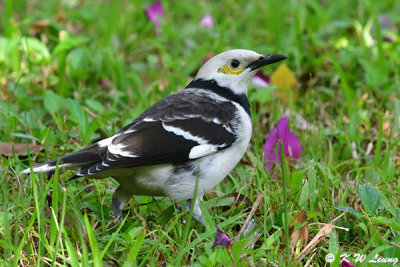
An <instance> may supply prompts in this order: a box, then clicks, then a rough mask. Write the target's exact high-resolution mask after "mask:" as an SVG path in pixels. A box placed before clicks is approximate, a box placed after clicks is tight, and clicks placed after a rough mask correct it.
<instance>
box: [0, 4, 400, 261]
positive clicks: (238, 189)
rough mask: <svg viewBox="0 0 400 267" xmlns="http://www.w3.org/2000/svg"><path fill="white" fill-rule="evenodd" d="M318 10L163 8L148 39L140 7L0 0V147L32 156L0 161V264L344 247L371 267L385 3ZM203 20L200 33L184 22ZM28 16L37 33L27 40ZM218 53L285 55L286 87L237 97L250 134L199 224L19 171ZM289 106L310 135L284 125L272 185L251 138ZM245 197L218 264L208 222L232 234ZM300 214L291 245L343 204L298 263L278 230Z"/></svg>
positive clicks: (391, 70) (165, 209) (395, 205)
mask: <svg viewBox="0 0 400 267" xmlns="http://www.w3.org/2000/svg"><path fill="white" fill-rule="evenodd" d="M328 3H329V1H316V0H304V1H287V2H285V3H283V2H282V1H251V2H250V1H235V2H233V1H218V2H217V1H188V2H183V1H182V2H177V3H175V2H167V1H164V2H163V5H164V8H165V11H166V17H165V19H164V21H163V25H162V27H161V30H162V34H160V35H157V34H155V31H154V25H153V24H152V23H151V22H149V21H148V20H147V18H146V17H145V14H144V9H145V8H146V7H147V6H149V5H150V4H151V2H150V1H143V2H142V1H135V0H132V1H128V0H116V1H105V0H102V1H94V0H89V1H56V0H49V1H46V3H45V4H43V3H42V2H40V1H26V0H6V1H4V2H3V3H0V7H1V8H0V20H1V24H0V88H1V89H0V98H1V99H2V101H1V102H0V142H15V143H37V144H41V145H42V146H43V147H44V149H43V150H42V151H41V152H40V153H29V154H27V153H26V154H24V155H19V156H18V155H14V156H13V157H4V156H2V157H1V158H0V164H1V165H0V166H1V167H0V168H1V171H0V184H1V196H0V265H3V266H8V265H14V266H15V265H22V266H44V265H64V266H66V265H71V266H77V265H82V266H88V265H90V266H93V265H94V266H101V265H106V266H114V265H120V266H144V265H148V266H158V265H161V266H182V265H191V266H231V265H232V260H231V256H232V258H233V261H234V265H235V266H251V265H253V264H254V265H255V266H262V265H274V264H275V266H277V265H278V266H282V265H284V264H286V265H287V266H293V265H304V264H305V263H306V262H307V261H308V260H310V261H311V263H313V264H314V266H326V261H325V255H326V254H327V253H332V254H333V255H334V256H336V260H335V261H334V262H333V263H332V266H338V265H339V264H340V261H339V260H338V259H339V256H340V255H344V254H348V255H351V257H349V258H347V259H348V260H350V261H351V262H352V263H355V258H354V257H353V255H354V253H359V254H365V255H366V259H365V260H364V261H363V262H362V263H357V266H372V265H373V264H372V263H368V261H369V260H370V259H373V257H375V256H376V255H378V256H381V257H384V258H395V257H397V258H398V259H399V261H400V210H399V199H400V193H399V192H400V180H399V176H400V152H399V118H400V103H399V100H398V99H399V95H400V71H399V70H400V42H399V41H398V40H399V36H398V34H394V35H393V34H392V35H393V36H394V37H396V38H397V40H395V41H392V42H388V41H387V39H388V38H387V37H388V36H389V35H390V33H387V29H386V28H385V27H384V26H379V24H377V23H376V22H377V20H378V17H379V16H381V15H382V14H385V15H387V16H388V17H390V18H391V20H392V22H393V23H394V24H395V25H397V26H398V27H399V26H400V20H399V18H398V14H399V13H400V2H399V1H389V0H383V1H331V3H330V4H328ZM208 12H210V13H211V14H212V15H213V17H214V22H215V25H214V28H213V29H212V30H210V29H206V28H201V27H199V25H198V23H199V20H200V19H201V18H202V16H204V15H205V14H206V13H208ZM39 19H45V20H48V22H49V26H48V27H47V28H45V29H43V30H42V31H41V32H39V33H36V34H32V33H31V32H30V26H31V25H32V24H34V23H35V22H36V21H37V20H39ZM31 29H32V26H31ZM230 48H246V49H252V50H255V51H258V52H260V53H281V54H286V55H288V56H289V59H288V60H286V61H285V63H286V64H287V65H288V66H289V68H290V69H291V70H292V71H293V73H294V74H295V76H296V77H297V78H298V81H299V88H300V90H299V92H300V93H299V96H298V97H296V98H293V97H292V99H290V100H287V99H286V100H284V101H282V99H281V98H280V97H278V96H277V95H275V94H269V95H267V98H265V97H263V99H262V101H261V100H260V99H259V98H258V97H257V96H260V94H259V93H257V94H256V93H255V91H256V89H255V87H254V86H252V87H251V88H250V91H249V97H250V100H251V105H252V107H253V123H254V129H253V137H252V141H251V144H250V147H249V149H248V151H247V153H246V155H245V157H244V159H245V162H243V163H241V164H239V165H238V166H237V167H236V168H235V170H234V171H233V172H232V173H231V174H230V175H229V176H228V177H227V178H226V179H225V180H224V181H223V182H222V183H221V184H220V185H219V186H217V187H216V189H215V191H213V192H211V193H210V194H209V195H208V196H206V197H205V201H203V204H202V208H203V213H204V219H205V222H206V226H205V227H203V226H201V225H199V224H198V223H196V222H195V221H193V220H191V218H190V215H189V214H188V213H186V212H185V211H181V210H180V208H179V207H178V206H177V205H176V204H174V203H173V202H172V201H171V200H170V199H169V198H151V197H145V196H135V197H133V198H132V200H131V201H130V205H129V208H128V211H129V216H128V217H127V218H126V219H125V220H124V221H123V222H122V223H117V222H115V221H113V218H112V216H111V196H112V192H113V189H114V188H115V186H116V185H117V183H116V182H115V181H113V180H112V179H104V180H90V179H79V180H74V181H70V182H67V179H68V177H70V176H71V175H72V173H71V172H70V171H64V170H60V171H59V172H56V174H55V175H54V176H53V177H52V178H51V179H50V180H48V179H47V175H46V174H31V175H20V174H19V172H20V171H21V170H23V169H25V168H27V167H29V166H31V165H33V164H35V163H39V162H43V161H46V160H49V159H51V158H54V157H57V156H60V155H64V154H66V153H69V152H72V151H76V150H78V149H80V148H83V147H84V146H86V145H89V144H91V143H92V142H94V141H96V140H99V139H101V138H105V137H108V136H110V135H112V134H113V133H115V132H116V131H117V130H118V129H119V128H120V127H122V126H123V125H125V124H127V123H129V122H130V121H132V120H133V119H134V118H135V117H136V116H137V115H139V114H140V113H141V112H142V111H143V110H144V109H145V108H147V107H148V106H150V105H151V104H153V103H155V102H156V101H157V100H159V99H161V98H162V97H164V96H166V95H168V94H170V93H172V92H175V91H176V90H178V89H180V88H183V87H184V86H185V85H186V84H187V83H188V81H189V80H190V76H191V75H193V73H194V72H195V71H196V70H197V69H198V68H199V66H201V64H202V60H203V58H204V57H205V55H206V54H207V53H208V52H209V51H212V52H213V53H214V54H216V53H219V52H222V51H224V50H227V49H230ZM277 67H278V66H277V65H272V66H269V67H267V68H265V69H264V72H265V73H266V74H271V73H272V72H273V71H274V70H275V69H276V68H277ZM300 77H301V78H300ZM100 80H101V81H103V83H104V85H101V84H99V81H100ZM289 95H290V94H289ZM261 103H262V104H261ZM256 107H257V108H256ZM288 107H289V108H290V109H291V110H293V111H295V112H297V113H299V114H301V115H302V116H303V117H304V118H306V120H307V121H309V122H310V123H312V124H314V125H315V126H316V127H317V131H302V130H300V129H297V128H296V127H295V120H294V117H293V116H292V117H291V119H290V127H291V130H292V131H293V132H295V133H296V135H297V136H298V137H299V138H300V140H301V142H302V145H303V148H304V149H303V153H302V158H301V161H300V162H299V164H297V165H295V164H293V163H292V162H290V161H287V165H288V166H287V167H285V168H284V169H285V172H284V173H283V174H284V177H285V183H284V184H283V183H282V180H281V179H277V177H276V176H274V175H273V174H272V173H270V172H268V171H267V169H266V167H265V166H266V163H265V159H264V158H263V142H264V141H265V139H266V136H267V133H268V130H269V129H270V128H271V127H273V125H274V124H275V123H276V122H277V121H278V120H279V119H280V118H281V117H282V114H283V112H284V111H285V110H286V109H287V108H288ZM369 143H371V144H372V150H371V151H370V153H366V151H367V147H368V144H369ZM352 147H354V148H355V151H356V152H357V154H358V157H353V155H352V154H353V151H352ZM284 185H285V187H284ZM283 189H285V190H283ZM50 191H51V192H52V193H51V194H50ZM232 193H233V195H230V196H231V197H228V198H224V196H227V195H228V194H232ZM260 193H261V194H262V195H263V199H262V201H261V204H260V205H259V207H258V208H257V210H256V212H255V213H254V216H253V219H254V221H255V222H256V226H255V228H254V230H253V231H252V232H251V234H250V235H249V236H246V237H244V236H240V237H239V238H237V239H235V244H234V245H233V246H232V248H231V254H232V255H231V256H230V255H229V251H228V250H227V249H224V248H221V247H217V248H216V249H214V250H212V249H211V246H212V244H213V240H214V237H215V233H216V228H215V224H217V225H218V226H219V227H220V228H221V229H222V230H223V231H225V232H226V233H227V234H228V235H229V236H230V237H232V238H235V237H236V236H237V235H238V233H239V231H240V228H241V227H242V225H243V223H244V221H245V220H246V218H247V216H248V214H249V212H250V210H251V208H252V206H253V203H254V201H255V200H256V198H257V195H258V194H260ZM50 195H51V199H50V198H49V197H48V196H50ZM228 196H229V195H228ZM232 196H233V197H232ZM236 197H238V199H239V200H241V201H239V202H238V203H235V205H234V199H235V198H236ZM284 203H286V205H284ZM303 209H304V210H305V212H306V214H307V221H306V222H307V225H306V226H307V227H308V232H309V237H308V239H307V240H306V242H305V243H306V244H308V243H309V242H310V241H311V239H312V238H313V237H315V236H316V235H317V233H318V232H319V230H320V229H321V228H322V226H320V225H316V224H315V223H329V222H331V221H332V220H333V219H335V218H336V217H338V216H339V215H340V214H341V213H342V212H343V211H347V213H346V214H345V215H344V217H342V218H341V219H339V220H338V222H337V223H336V224H335V225H336V226H339V227H344V228H348V229H349V231H345V230H343V229H340V228H333V230H332V232H331V233H329V234H328V235H327V237H325V238H324V239H322V241H320V242H319V243H318V244H316V247H315V249H314V250H312V251H311V252H310V253H307V254H306V255H305V257H304V260H303V261H302V262H300V263H299V262H297V261H296V258H297V256H298V255H299V253H300V251H301V250H302V249H303V248H304V245H303V246H298V247H294V248H293V249H294V254H291V249H292V248H290V249H288V248H287V244H288V242H286V241H287V234H288V231H286V230H285V229H289V232H290V231H292V230H291V229H298V228H299V227H301V226H304V222H303V224H302V225H301V226H299V225H295V223H294V222H295V218H296V216H297V215H298V214H299V212H300V211H301V210H303ZM286 218H287V221H288V222H289V225H287V224H286ZM289 234H291V233H289ZM285 236H286V238H285ZM289 236H290V235H289ZM287 251H289V252H290V253H289V255H288V253H287ZM379 266H392V264H380V265H379Z"/></svg>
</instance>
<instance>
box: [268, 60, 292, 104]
mask: <svg viewBox="0 0 400 267" xmlns="http://www.w3.org/2000/svg"><path fill="white" fill-rule="evenodd" d="M271 84H274V85H275V86H276V87H277V88H278V90H277V91H276V94H277V96H278V98H279V99H280V100H281V101H283V102H284V103H285V104H287V103H288V100H289V97H293V98H294V99H296V98H297V97H298V95H299V91H298V89H297V80H296V77H295V76H294V74H293V72H292V71H291V70H290V69H289V68H288V66H287V65H286V64H285V63H282V64H281V65H280V66H279V67H278V69H277V70H276V71H275V72H274V73H272V75H271Z"/></svg>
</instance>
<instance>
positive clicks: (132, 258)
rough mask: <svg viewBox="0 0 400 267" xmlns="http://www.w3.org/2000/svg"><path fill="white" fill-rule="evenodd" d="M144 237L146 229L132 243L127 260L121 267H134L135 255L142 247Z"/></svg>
mask: <svg viewBox="0 0 400 267" xmlns="http://www.w3.org/2000/svg"><path fill="white" fill-rule="evenodd" d="M145 236H146V229H143V230H141V231H140V233H139V234H138V235H137V238H136V241H135V242H134V243H133V246H132V247H131V249H130V250H129V253H128V257H127V260H126V262H125V263H124V265H123V266H124V267H126V266H135V265H136V262H137V255H138V254H139V250H140V248H141V247H142V244H143V241H144V238H145Z"/></svg>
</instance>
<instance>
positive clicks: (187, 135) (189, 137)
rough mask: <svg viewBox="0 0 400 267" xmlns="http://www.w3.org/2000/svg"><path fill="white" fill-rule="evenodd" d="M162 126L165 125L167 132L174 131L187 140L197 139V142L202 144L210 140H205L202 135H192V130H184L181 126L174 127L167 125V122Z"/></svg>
mask: <svg viewBox="0 0 400 267" xmlns="http://www.w3.org/2000/svg"><path fill="white" fill-rule="evenodd" d="M162 126H163V127H164V129H165V130H166V131H167V132H172V133H174V134H176V135H179V136H182V137H183V138H185V139H186V140H192V141H195V142H197V143H199V144H200V145H204V144H207V143H208V140H205V139H203V138H201V137H198V136H195V135H192V134H191V133H190V132H187V131H184V130H182V129H180V128H177V127H173V126H168V125H165V123H162Z"/></svg>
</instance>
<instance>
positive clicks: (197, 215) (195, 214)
mask: <svg viewBox="0 0 400 267" xmlns="http://www.w3.org/2000/svg"><path fill="white" fill-rule="evenodd" d="M202 199H203V197H197V198H196V200H195V201H194V207H193V214H192V216H193V218H194V219H195V220H196V221H198V222H199V223H201V224H202V225H205V223H204V220H203V216H201V208H200V201H201V200H202ZM191 204H192V199H188V200H187V203H186V210H187V212H190V207H191V206H192V205H191Z"/></svg>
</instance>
